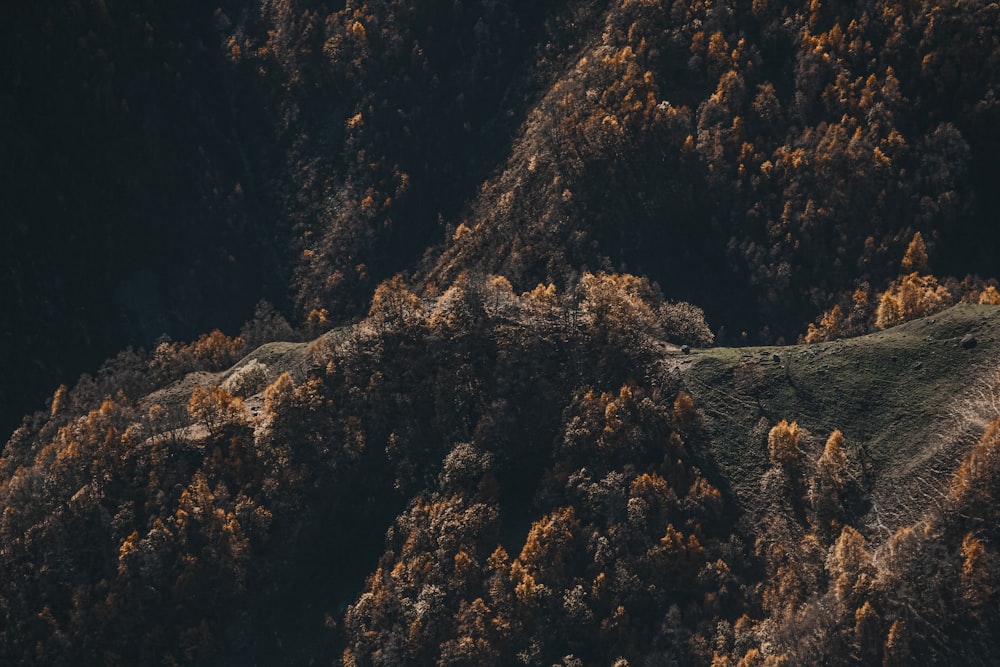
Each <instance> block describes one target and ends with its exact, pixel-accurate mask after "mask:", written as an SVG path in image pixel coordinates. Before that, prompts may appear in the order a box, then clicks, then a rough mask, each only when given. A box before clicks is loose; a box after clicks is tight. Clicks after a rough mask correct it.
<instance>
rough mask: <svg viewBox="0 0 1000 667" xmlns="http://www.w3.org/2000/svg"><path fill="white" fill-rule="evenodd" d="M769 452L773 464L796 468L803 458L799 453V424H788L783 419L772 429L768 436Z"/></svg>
mask: <svg viewBox="0 0 1000 667" xmlns="http://www.w3.org/2000/svg"><path fill="white" fill-rule="evenodd" d="M767 452H768V455H769V456H770V458H771V463H772V464H774V465H780V466H783V467H788V468H791V467H795V466H797V464H798V463H799V460H800V458H801V456H802V454H801V452H800V451H799V425H798V422H794V421H793V422H792V423H791V424H789V423H788V420H786V419H782V420H781V421H780V422H778V423H777V424H775V425H774V427H772V428H771V431H770V433H768V435H767Z"/></svg>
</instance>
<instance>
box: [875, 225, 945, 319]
mask: <svg viewBox="0 0 1000 667" xmlns="http://www.w3.org/2000/svg"><path fill="white" fill-rule="evenodd" d="M901 268H902V273H901V275H900V277H899V278H897V279H896V280H894V281H892V283H890V285H889V288H888V289H887V290H886V291H885V292H883V293H882V296H881V297H880V298H879V303H878V307H877V308H876V310H875V326H876V327H877V328H879V329H887V328H889V327H892V326H896V325H897V324H902V323H903V322H906V321H908V320H912V319H916V318H918V317H925V316H927V315H931V314H933V313H936V312H938V311H940V310H943V309H944V308H946V307H948V306H949V305H950V304H951V302H952V294H951V292H950V291H948V288H947V287H945V286H944V285H941V284H940V283H939V282H938V279H937V278H935V277H934V276H933V275H930V274H929V273H927V271H928V266H927V248H926V246H925V244H924V238H923V236H922V235H921V234H920V232H917V233H916V234H914V236H913V240H912V241H910V245H909V246H908V247H907V249H906V254H905V255H904V256H903V262H902V264H901Z"/></svg>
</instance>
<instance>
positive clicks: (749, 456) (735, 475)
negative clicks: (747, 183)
mask: <svg viewBox="0 0 1000 667" xmlns="http://www.w3.org/2000/svg"><path fill="white" fill-rule="evenodd" d="M998 332H1000V309H998V308H996V307H991V306H976V305H962V306H956V307H954V308H951V309H949V310H947V311H944V312H943V313H939V314H937V315H935V316H933V317H929V318H924V319H920V320H914V321H912V322H908V323H906V324H903V325H900V326H898V327H894V328H892V329H888V330H886V331H881V332H878V333H874V334H870V335H867V336H862V337H859V338H854V339H848V340H841V341H835V342H832V343H822V344H814V345H794V346H787V347H753V348H714V349H706V350H694V351H692V357H693V358H694V363H693V364H692V365H691V366H690V367H689V370H688V371H687V372H686V374H685V375H684V384H685V388H686V389H687V391H689V392H690V393H691V394H692V396H693V397H694V399H695V403H696V404H697V405H698V406H699V408H701V409H702V410H703V411H704V413H705V423H706V427H707V429H708V431H709V436H710V438H711V441H712V443H713V444H712V448H713V452H714V454H715V456H716V458H717V461H718V463H719V465H720V467H721V468H722V471H723V472H724V474H725V476H726V477H727V478H728V479H729V480H730V482H731V484H732V485H733V488H734V490H735V491H736V493H737V495H738V497H739V498H740V500H741V501H742V503H743V504H744V505H746V506H747V507H748V509H752V507H753V504H754V503H753V500H754V497H755V494H756V493H757V491H758V490H759V488H760V486H759V480H760V477H761V475H762V474H763V472H764V471H765V470H766V468H767V466H768V461H767V432H768V429H769V428H770V426H772V425H773V424H774V423H775V422H776V421H778V420H781V419H788V420H789V421H792V420H796V421H798V423H799V425H800V427H803V428H805V429H806V430H807V431H809V432H810V433H811V434H812V436H813V437H812V438H805V439H804V441H803V447H804V448H806V449H807V450H809V451H810V452H812V454H813V455H814V456H815V455H817V454H816V452H818V451H819V449H820V448H821V447H822V445H823V442H824V441H825V439H826V437H827V436H828V435H829V434H830V432H831V431H832V430H833V429H835V428H836V429H840V430H841V431H842V432H843V433H844V436H845V438H846V441H847V445H848V448H849V450H850V451H851V452H852V453H853V455H854V456H855V457H856V458H857V460H858V461H859V462H860V464H861V466H860V467H861V470H862V474H863V477H864V480H863V482H864V484H865V485H866V486H867V487H868V488H869V489H870V491H871V494H872V499H873V503H874V504H873V513H872V516H870V517H869V520H870V522H871V523H872V524H879V523H880V522H881V520H882V516H883V515H885V514H887V513H888V514H889V515H890V516H892V515H897V518H912V515H913V513H914V511H915V510H916V509H918V508H919V507H921V506H923V505H924V504H926V503H927V502H932V501H933V500H934V498H935V497H936V496H935V493H934V491H933V490H934V489H938V488H940V484H942V483H946V482H947V480H948V478H949V477H950V473H951V471H952V470H953V469H954V466H953V465H951V464H952V462H954V461H955V460H956V459H957V456H958V455H960V452H961V451H963V450H964V447H963V443H968V442H969V438H967V437H965V438H963V437H956V436H957V433H956V431H957V430H958V429H959V428H960V427H965V428H973V429H974V426H970V424H969V420H968V419H958V418H957V417H956V415H957V413H960V412H962V411H963V406H968V405H970V401H971V400H972V395H973V393H974V391H975V386H976V384H977V383H978V382H980V381H981V380H982V379H983V378H985V377H987V376H988V375H989V374H990V373H991V372H992V371H993V370H994V369H995V368H996V365H997V364H996V359H997V351H998V347H1000V336H998ZM966 334H972V335H973V336H975V338H976V340H977V345H976V347H974V348H971V349H964V348H963V347H962V346H961V345H960V341H961V339H962V337H963V336H965V335H966ZM880 504H881V508H880ZM875 513H878V516H875V515H874V514H875ZM890 523H894V522H890Z"/></svg>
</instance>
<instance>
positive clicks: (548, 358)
mask: <svg viewBox="0 0 1000 667" xmlns="http://www.w3.org/2000/svg"><path fill="white" fill-rule="evenodd" d="M582 284H583V285H586V286H589V289H587V288H585V289H583V290H582V291H581V292H579V293H576V294H560V293H557V292H554V291H551V290H550V291H543V290H536V291H535V292H533V293H525V294H523V295H520V296H517V295H515V294H514V293H513V292H511V291H510V289H509V285H508V284H507V283H506V281H504V280H502V279H493V280H489V281H485V282H476V281H473V280H470V279H462V280H460V281H459V282H457V283H456V284H454V285H453V286H452V287H450V288H449V289H448V290H447V291H446V292H445V293H444V294H442V295H440V296H439V297H437V298H436V299H434V300H432V301H430V302H425V301H422V300H420V299H418V298H416V296H415V295H413V294H412V292H410V291H409V290H408V289H407V288H406V287H405V286H404V285H403V284H402V283H401V282H400V281H398V280H397V281H395V282H391V283H387V284H386V285H383V286H382V287H380V288H379V291H378V292H377V294H376V300H375V303H374V304H373V307H372V309H371V312H370V313H369V315H368V316H367V317H366V318H365V319H364V320H363V321H362V322H360V323H359V324H357V325H355V326H354V327H352V328H350V329H347V330H341V331H337V332H333V333H331V334H330V335H328V336H324V337H322V338H319V339H317V340H315V341H313V342H312V343H310V344H290V345H286V344H275V343H272V344H267V345H264V346H263V347H260V348H258V349H256V350H254V351H252V352H250V353H249V354H248V355H246V356H245V357H244V358H243V359H242V360H240V361H239V362H238V363H236V364H235V365H234V366H233V368H232V370H229V371H226V372H215V371H214V369H218V368H220V366H219V364H228V363H232V361H235V360H236V356H238V355H240V354H242V352H240V351H239V349H238V345H239V341H233V340H231V339H225V338H224V337H218V336H217V337H215V339H213V340H209V339H207V338H206V339H203V340H202V341H201V342H200V343H199V344H196V345H192V346H190V348H184V347H175V348H173V349H169V350H168V349H160V350H158V351H157V354H156V355H151V356H150V357H147V358H140V357H136V358H133V359H131V360H129V361H128V362H127V363H122V364H121V365H120V366H119V367H118V368H116V369H115V370H114V371H112V372H109V373H108V374H106V375H105V376H104V381H105V384H104V385H103V386H102V387H101V391H95V388H94V386H93V383H91V384H86V383H85V384H81V385H78V386H77V387H76V388H75V389H73V390H70V391H62V390H61V391H60V392H59V393H57V395H56V396H55V398H54V399H53V402H52V407H51V411H50V413H51V414H48V415H45V416H42V415H39V416H38V417H37V418H36V421H35V422H34V423H33V424H32V425H30V426H26V427H23V428H22V429H20V430H19V431H18V432H17V433H15V435H14V437H13V438H12V439H11V441H10V442H9V443H8V445H7V447H6V449H5V451H4V455H3V457H2V459H0V472H2V474H3V480H4V481H3V483H2V485H0V498H2V503H3V506H4V507H5V508H6V509H5V511H4V513H3V517H2V523H0V531H2V537H3V544H4V545H5V548H4V550H3V552H2V553H0V559H2V561H3V564H4V568H5V571H7V572H10V573H12V576H10V577H8V578H5V579H4V581H3V582H2V584H0V596H2V601H3V610H4V621H3V628H4V631H3V634H2V635H0V653H2V655H3V657H4V659H5V660H6V661H9V662H12V663H17V662H34V663H42V664H62V663H63V662H67V663H68V662H72V661H77V660H80V659H81V658H83V659H86V660H87V661H88V662H123V663H131V664H139V663H141V664H147V663H160V662H166V663H174V662H176V663H191V662H194V663H202V662H211V663H213V664H248V663H256V664H274V663H278V662H280V663H282V664H307V663H308V664H311V663H313V662H314V661H316V660H320V661H322V662H338V661H342V662H343V663H344V664H383V665H390V664H404V663H405V664H424V663H436V664H510V663H511V662H522V663H525V664H552V663H553V662H559V661H563V662H566V661H568V662H570V663H573V662H574V661H577V660H579V661H582V662H583V663H584V664H592V663H604V662H609V661H610V662H614V661H615V660H619V659H621V660H625V661H626V662H628V664H643V663H644V661H645V660H649V659H654V660H664V661H671V660H677V661H680V662H682V663H688V664H729V663H727V662H726V661H727V660H731V661H732V664H736V663H741V664H758V663H759V664H764V661H765V660H767V661H768V664H772V663H773V664H785V663H786V662H787V663H788V664H803V663H805V662H810V661H812V660H814V659H818V656H825V659H826V660H827V661H828V662H829V661H830V659H831V658H830V656H842V658H843V659H842V660H841V662H843V664H851V663H862V664H874V662H875V661H881V660H882V659H883V658H885V659H886V660H888V659H893V660H897V662H899V664H907V659H906V655H914V654H916V655H920V656H921V660H922V661H923V662H924V664H927V663H928V662H930V663H940V664H954V660H956V659H962V660H964V661H971V662H976V661H979V662H981V663H982V664H988V663H989V662H991V661H992V660H993V659H994V658H995V657H996V653H995V651H996V644H995V642H994V641H993V638H992V636H991V635H989V634H984V633H983V632H980V631H977V630H976V628H988V627H990V624H991V623H993V622H996V620H997V619H996V618H995V609H996V606H995V598H994V595H995V593H994V592H993V591H994V590H995V589H994V585H995V583H996V577H997V569H996V564H995V553H996V551H995V549H996V546H995V545H996V538H997V535H996V533H995V530H996V529H995V526H996V525H997V524H996V522H995V518H996V517H995V509H994V508H995V507H996V498H995V497H994V495H993V494H994V493H995V488H996V487H995V484H994V483H993V481H991V480H994V479H995V475H996V474H997V470H996V452H995V449H996V438H995V431H996V430H997V426H996V423H1000V422H996V419H997V414H994V413H993V412H990V411H989V409H988V407H989V406H990V405H995V400H996V398H997V396H998V395H1000V390H998V388H997V385H996V382H997V380H996V379H995V378H996V375H997V369H996V366H995V347H996V345H997V341H996V339H995V337H994V335H993V333H992V332H994V331H995V330H996V323H997V318H1000V314H998V311H997V310H996V308H994V307H988V306H962V307H958V308H954V309H952V310H949V311H946V312H944V313H941V314H940V315H938V316H937V317H935V318H934V319H933V320H927V319H925V320H917V321H913V322H911V323H909V324H907V325H903V326H901V327H898V328H896V329H892V330H889V331H885V332H881V333H878V334H873V335H871V336H867V337H864V338H860V339H852V340H849V341H845V342H837V343H831V344H822V345H804V346H787V347H781V348H766V349H765V348H760V349H757V348H711V349H695V350H693V352H692V354H691V355H690V356H686V355H683V354H682V353H681V352H680V351H679V349H678V348H677V346H676V345H674V344H672V343H671V341H679V340H682V339H684V338H685V337H687V336H690V335H691V333H690V331H691V330H694V331H697V330H698V325H699V321H698V320H693V321H690V322H688V324H690V325H691V326H690V327H688V330H686V331H685V330H682V329H671V328H668V327H665V326H664V322H663V320H662V319H659V318H657V317H655V316H654V314H655V313H656V312H657V310H658V307H661V306H662V305H663V304H662V303H660V304H658V303H657V301H656V294H655V292H645V291H644V290H643V289H642V288H643V286H644V283H642V282H641V281H631V280H625V279H623V278H622V277H620V276H610V275H601V276H593V277H589V278H587V279H586V280H584V281H583V283H582ZM969 333H972V334H974V335H976V336H977V340H978V341H981V342H980V343H979V345H977V346H976V347H975V348H971V349H966V348H964V347H962V346H961V345H960V338H961V337H963V336H965V335H966V334H969ZM704 340H705V339H703V341H704ZM192 348H194V349H192ZM227 354H228V355H229V356H228V359H230V360H232V361H227V360H226V359H227V357H226V356H225V355H227ZM775 355H777V360H776V359H775ZM184 358H188V359H192V361H191V362H189V363H190V364H192V365H190V366H189V368H191V369H192V370H191V371H190V372H188V373H187V374H186V375H185V376H184V377H182V378H180V377H178V378H176V379H172V378H171V376H164V377H163V378H162V379H158V380H151V381H150V382H151V384H147V385H145V386H141V387H137V386H135V385H134V384H131V383H132V382H133V381H134V379H135V378H136V377H137V376H141V377H144V378H149V377H150V376H151V373H150V371H152V370H154V369H156V368H157V367H160V366H161V365H164V366H165V367H166V368H171V367H177V366H178V365H179V361H180V360H181V359H184ZM213 363H214V364H215V365H214V366H213V365H212V364H213ZM202 368H203V369H204V370H199V369H202ZM223 370H224V369H223ZM918 377H919V382H914V380H915V379H917V378H918ZM974 378H980V379H981V380H982V383H981V384H980V385H977V384H976V383H975V382H973V381H972V380H973V379H974ZM157 386H162V388H159V389H157ZM977 386H978V387H980V388H981V389H983V391H984V392H986V393H983V394H977V393H976V391H977V389H976V388H977ZM151 390H152V393H150V391H151ZM102 392H104V393H106V394H108V397H107V398H101V393H102ZM688 392H690V393H688ZM942 396H948V397H951V398H950V400H942V399H941V397H942ZM185 399H186V400H185ZM990 401H994V403H990ZM956 406H961V409H959V410H958V411H956V410H955V407H956ZM977 410H978V412H977ZM786 419H789V420H797V421H798V424H795V423H792V424H790V425H789V423H788V422H787V421H785V420H786ZM838 425H840V426H843V429H842V431H836V430H835V428H836V427H837V426H838ZM987 425H988V427H987ZM984 428H986V431H985V433H984ZM831 434H832V435H831ZM824 442H826V444H825V446H824V444H823V443H824ZM379 554H381V555H379ZM931 563H933V565H932V566H931ZM926 567H933V568H934V569H933V572H934V574H933V575H929V573H928V571H927V570H926ZM153 628H155V630H153ZM805 632H808V636H809V637H810V640H809V641H808V642H803V641H801V639H800V638H801V636H802V634H803V633H805ZM139 636H142V637H143V638H144V639H143V641H141V642H140V641H137V638H138V637H139ZM907 651H909V652H910V653H906V652H907ZM887 656H888V657H887ZM900 656H902V657H900ZM622 664H624V663H622ZM838 664H839V663H838Z"/></svg>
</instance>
